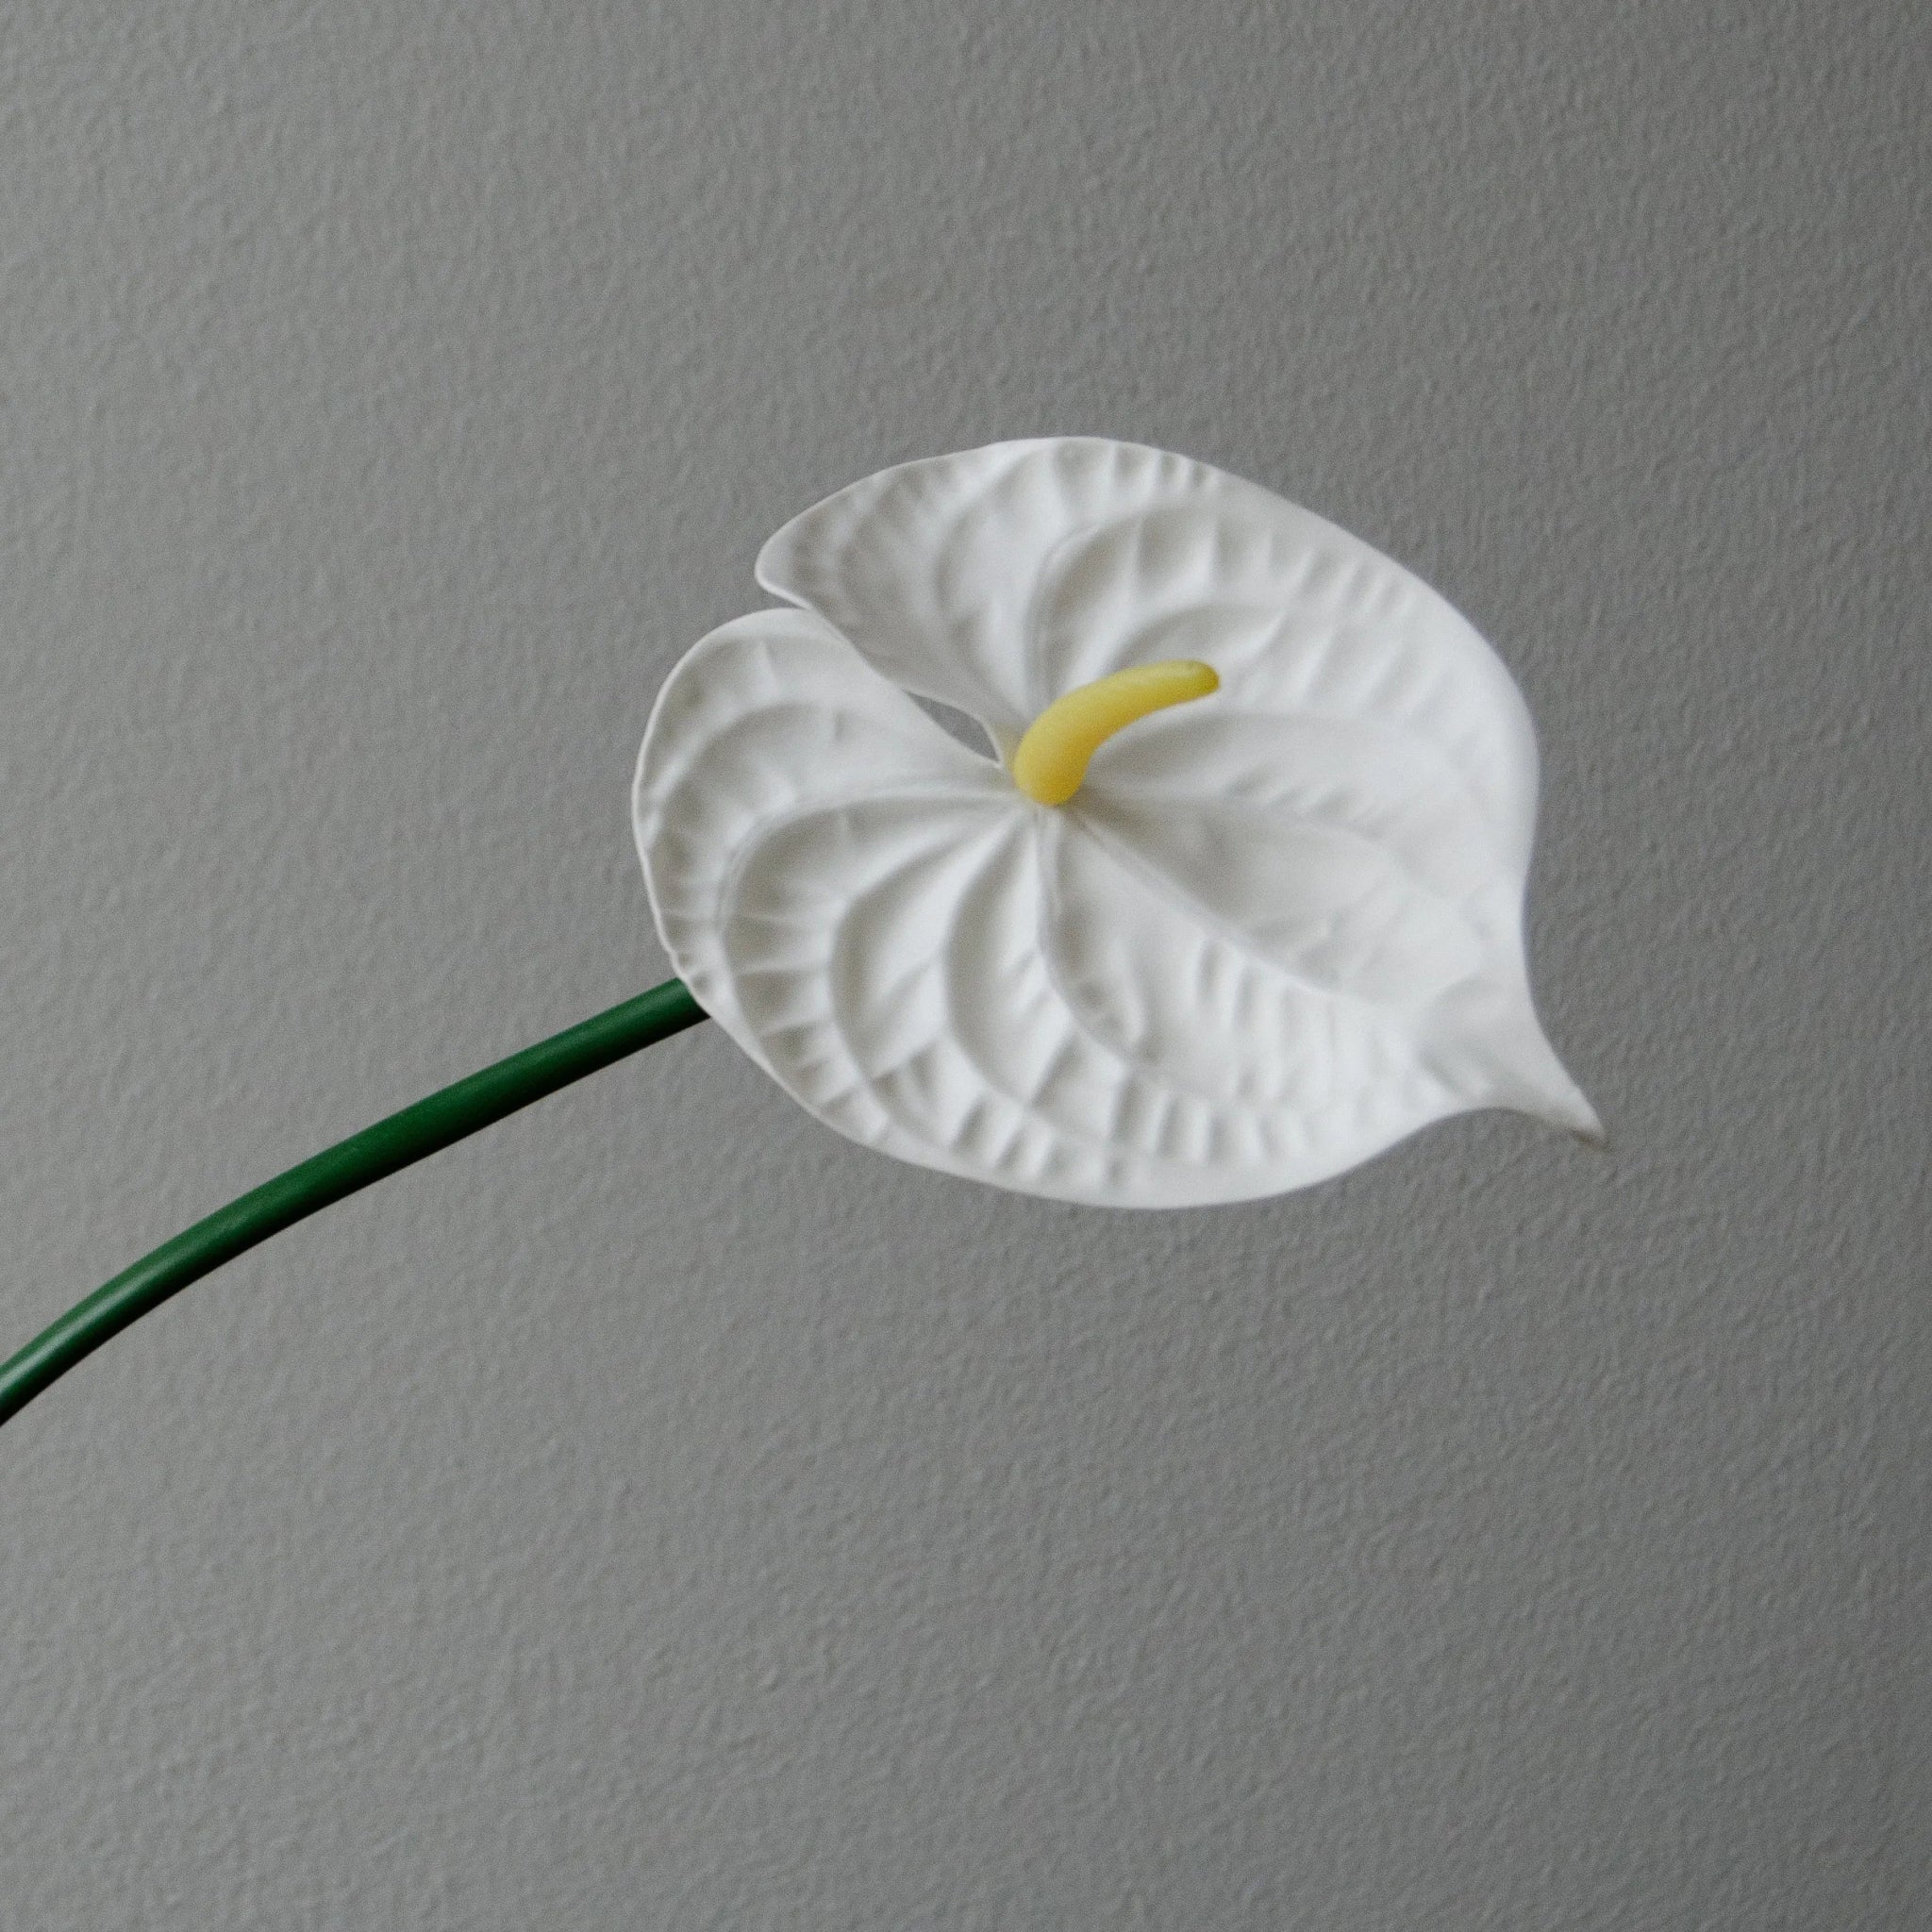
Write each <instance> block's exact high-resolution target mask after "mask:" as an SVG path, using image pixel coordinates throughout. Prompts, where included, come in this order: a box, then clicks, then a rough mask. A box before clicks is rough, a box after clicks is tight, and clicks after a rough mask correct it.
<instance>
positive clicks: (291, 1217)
mask: <svg viewBox="0 0 1932 1932" xmlns="http://www.w3.org/2000/svg"><path fill="white" fill-rule="evenodd" d="M704 1018H705V1010H704V1008H702V1007H700V1006H699V1005H698V1003H697V1002H696V1001H695V1000H694V999H692V998H691V992H690V991H689V989H688V988H687V987H686V986H685V984H684V982H683V981H682V980H681V979H667V980H666V981H665V982H664V984H663V985H662V986H658V987H653V988H652V989H651V991H649V992H646V993H640V994H639V995H638V997H637V998H636V999H634V1000H626V1001H625V1003H624V1005H623V1006H621V1007H612V1008H610V1010H609V1011H608V1013H599V1014H598V1015H597V1017H596V1018H595V1019H593V1020H586V1021H584V1022H583V1023H582V1024H581V1025H577V1026H572V1027H570V1028H569V1029H568V1030H567V1031H565V1032H562V1033H558V1034H557V1035H555V1036H554V1037H553V1038H552V1039H549V1040H544V1041H539V1042H538V1043H537V1044H536V1045H535V1046H526V1047H525V1049H524V1050H523V1052H522V1053H517V1054H512V1055H511V1056H510V1057H509V1058H508V1059H507V1060H499V1061H498V1062H497V1063H496V1065H495V1066H493V1067H485V1068H484V1069H483V1071H482V1072H481V1073H480V1074H471V1075H470V1076H469V1078H468V1079H466V1080H458V1082H457V1083H456V1085H455V1086H454V1087H445V1088H444V1089H443V1090H442V1091H441V1092H440V1093H432V1094H431V1095H430V1096H429V1097H428V1099H426V1100H419V1101H417V1102H416V1104H415V1105H414V1106H413V1107H406V1108H403V1110H402V1112H401V1113H392V1114H391V1115H390V1117H389V1118H388V1119H387V1120H382V1121H377V1122H376V1124H375V1125H374V1126H373V1127H364V1128H363V1129H362V1131H361V1132H360V1133H359V1134H352V1135H351V1136H350V1137H349V1138H348V1139H347V1140H346V1141H340V1142H338V1144H337V1145H335V1146H333V1147H329V1148H326V1149H325V1150H324V1151H323V1152H322V1153H320V1154H317V1155H313V1156H311V1157H310V1158H308V1159H307V1160H305V1161H304V1162H303V1163H302V1164H301V1166H299V1167H291V1169H290V1170H289V1171H288V1173H287V1174H278V1175H277V1176H276V1177H275V1179H274V1180H272V1181H267V1182H265V1183H264V1184H263V1185H262V1186H260V1187H258V1188H256V1189H255V1190H253V1191H251V1192H249V1193H246V1194H243V1195H242V1198H241V1199H240V1200H239V1201H231V1202H229V1204H228V1205H227V1206H226V1207H225V1208H221V1209H220V1210H219V1211H217V1212H216V1213H213V1214H210V1215H209V1216H208V1219H207V1220H206V1221H197V1222H196V1223H195V1224H194V1225H193V1226H192V1227H191V1228H189V1229H188V1230H187V1231H186V1232H185V1233H182V1234H177V1235H176V1236H175V1239H174V1240H173V1241H164V1242H163V1243H162V1244H161V1245H160V1246H159V1247H158V1248H157V1249H156V1250H155V1251H154V1253H153V1254H151V1255H149V1256H147V1257H144V1258H143V1259H142V1260H139V1261H137V1262H136V1263H135V1264H134V1266H133V1267H132V1268H129V1269H127V1270H126V1271H125V1273H123V1274H117V1275H115V1277H114V1278H113V1280H112V1281H110V1282H108V1284H107V1286H106V1287H105V1288H97V1289H96V1290H95V1291H93V1293H92V1294H91V1295H89V1296H88V1298H87V1299H86V1301H84V1302H82V1303H80V1304H79V1305H78V1306H77V1307H72V1308H70V1309H69V1310H68V1311H67V1312H66V1314H64V1315H62V1316H61V1317H60V1319H59V1320H58V1322H56V1323H55V1324H54V1325H53V1326H52V1327H51V1328H49V1329H47V1330H46V1332H45V1333H44V1334H42V1335H40V1336H37V1337H36V1338H35V1339H34V1340H33V1341H30V1342H28V1343H27V1345H26V1346H25V1348H24V1349H22V1350H21V1352H20V1353H19V1354H18V1355H17V1356H15V1357H13V1359H12V1360H11V1361H9V1362H8V1363H6V1364H5V1365H4V1366H0V1423H4V1422H6V1421H7V1420H8V1418H9V1417H10V1416H14V1415H17V1414H18V1413H19V1412H20V1411H21V1410H22V1409H23V1408H25V1407H26V1405H27V1404H28V1403H29V1402H31V1401H32V1400H33V1399H34V1397H35V1396H36V1395H38V1394H39V1393H40V1392H41V1391H42V1389H45V1388H46V1387H47V1386H48V1385H49V1384H50V1383H53V1382H56V1381H58V1379H59V1378H60V1377H61V1376H62V1375H64V1374H66V1373H67V1371H68V1370H69V1369H71V1368H72V1367H73V1366H74V1365H75V1362H78V1361H82V1360H84V1359H85V1358H86V1357H89V1356H91V1355H92V1353H93V1352H94V1350H95V1349H97V1348H98V1347H100V1345H101V1344H102V1342H104V1341H108V1338H109V1337H111V1336H115V1335H118V1334H120V1332H121V1331H122V1329H124V1328H125V1327H127V1326H128V1325H129V1324H131V1323H135V1322H138V1321H140V1320H141V1318H142V1316H143V1315H145V1314H146V1313H148V1311H149V1310H150V1309H153V1308H158V1307H160V1305H161V1304H162V1303H163V1302H164V1301H166V1300H167V1299H168V1297H169V1296H170V1295H172V1294H177V1293H179V1292H180V1291H181V1290H182V1289H184V1288H186V1287H187V1286H188V1284H189V1283H190V1282H191V1281H199V1280H200V1279H201V1277H202V1276H203V1275H204V1274H209V1273H211V1272H212V1271H213V1270H214V1269H217V1268H219V1267H220V1266H221V1265H222V1263H223V1262H224V1261H232V1260H233V1259H234V1258H235V1257H236V1256H237V1255H241V1254H245V1253H246V1252H247V1250H248V1249H250V1248H252V1247H254V1246H255V1245H256V1244H257V1243H258V1242H259V1241H267V1240H268V1238H269V1237H270V1236H271V1235H275V1234H279V1233H281V1231H282V1229H283V1228H285V1227H292V1226H293V1225H294V1224H295V1223H296V1222H298V1221H305V1220H307V1219H308V1216H309V1215H311V1214H317V1213H320V1212H321V1211H322V1209H323V1208H326V1207H328V1206H330V1205H331V1204H332V1203H333V1202H336V1201H340V1200H341V1199H342V1198H343V1197H344V1196H345V1195H348V1194H353V1193H355V1192H356V1191H358V1189H361V1188H366V1187H369V1186H370V1185H372V1184H373V1183H374V1182H375V1181H379V1180H385V1179H387V1178H388V1177H389V1175H391V1174H396V1173H398V1172H399V1171H400V1170H402V1169H403V1168H406V1167H408V1166H410V1165H411V1164H412V1163H413V1162H415V1161H418V1160H426V1159H427V1158H429V1156H430V1155H432V1154H437V1153H441V1150H442V1149H443V1148H445V1147H448V1146H450V1145H452V1144H453V1143H454V1142H456V1141H461V1140H464V1139H466V1138H467V1137H468V1136H469V1135H471V1134H475V1133H477V1132H480V1131H481V1129H483V1128H484V1127H487V1126H489V1125H491V1124H492V1123H493V1122H496V1121H500V1120H502V1119H503V1117H504V1116H505V1115H506V1114H511V1113H515V1112H516V1111H517V1109H518V1108H524V1107H528V1106H529V1105H530V1103H531V1102H532V1101H536V1100H541V1099H542V1098H543V1096H544V1095H545V1094H546V1093H555V1092H556V1091H557V1090H558V1088H559V1087H568V1086H569V1085H570V1084H571V1082H572V1081H573V1080H581V1079H583V1078H584V1077H585V1075H586V1074H594V1073H596V1072H597V1070H598V1069H599V1068H600V1067H608V1066H609V1065H610V1063H611V1062H612V1061H613V1060H621V1059H623V1058H625V1057H626V1056H627V1055H629V1054H634V1053H637V1052H639V1051H640V1050H641V1048H643V1047H647V1046H650V1045H653V1044H655V1043H656V1042H657V1041H660V1040H667V1039H669V1038H670V1036H671V1035H672V1034H674V1033H681V1032H683V1030H684V1029H685V1028H686V1027H687V1026H695V1025H696V1024H698V1022H699V1021H700V1020H702V1019H704Z"/></svg>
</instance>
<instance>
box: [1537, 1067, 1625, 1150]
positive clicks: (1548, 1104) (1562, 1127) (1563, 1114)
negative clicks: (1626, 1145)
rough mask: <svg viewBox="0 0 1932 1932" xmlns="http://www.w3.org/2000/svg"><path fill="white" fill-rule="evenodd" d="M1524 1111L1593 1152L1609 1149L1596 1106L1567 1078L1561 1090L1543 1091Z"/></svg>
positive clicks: (1604, 1128)
mask: <svg viewBox="0 0 1932 1932" xmlns="http://www.w3.org/2000/svg"><path fill="white" fill-rule="evenodd" d="M1524 1110H1525V1111H1526V1112H1530V1113H1533V1114H1534V1115H1535V1116H1536V1117H1537V1119H1538V1120H1540V1121H1544V1122H1547V1123H1548V1124H1549V1125H1551V1126H1553V1127H1555V1128H1557V1130H1558V1131H1559V1132H1561V1133H1565V1134H1568V1135H1570V1136H1571V1138H1572V1139H1573V1140H1575V1141H1580V1142H1581V1143H1582V1144H1583V1145H1584V1146H1586V1147H1588V1148H1591V1150H1592V1151H1593V1152H1595V1153H1598V1154H1607V1153H1608V1152H1609V1147H1610V1136H1609V1130H1608V1129H1607V1127H1606V1126H1605V1125H1604V1124H1603V1121H1602V1119H1601V1118H1600V1117H1599V1115H1598V1113H1597V1110H1596V1108H1593V1107H1592V1106H1591V1104H1590V1102H1589V1101H1588V1100H1586V1099H1585V1098H1584V1097H1583V1090H1582V1089H1581V1088H1579V1087H1577V1086H1576V1085H1575V1084H1574V1082H1572V1081H1570V1080H1569V1079H1568V1078H1567V1077H1566V1079H1565V1081H1564V1091H1561V1092H1551V1093H1545V1094H1544V1095H1542V1096H1541V1099H1540V1101H1539V1102H1538V1104H1537V1105H1535V1106H1533V1107H1531V1108H1525V1109H1524Z"/></svg>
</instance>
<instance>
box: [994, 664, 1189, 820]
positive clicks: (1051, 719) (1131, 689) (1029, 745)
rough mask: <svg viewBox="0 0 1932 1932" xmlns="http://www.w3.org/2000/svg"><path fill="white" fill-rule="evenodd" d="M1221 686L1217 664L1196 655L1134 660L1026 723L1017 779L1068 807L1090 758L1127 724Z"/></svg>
mask: <svg viewBox="0 0 1932 1932" xmlns="http://www.w3.org/2000/svg"><path fill="white" fill-rule="evenodd" d="M1220 689H1221V677H1220V675H1219V674H1218V673H1217V672H1216V671H1215V669H1214V667H1213V665H1211V664H1203V663H1200V662H1199V661H1198V660H1196V659H1195V658H1168V659H1167V660H1166V662H1165V663H1161V664H1135V665H1132V666H1130V667H1129V668H1128V669H1127V670H1125V671H1116V672H1115V673H1114V674H1113V675H1112V676H1110V677H1097V678H1095V679H1094V681H1093V682H1092V683H1091V684H1083V685H1082V686H1081V687H1080V688H1079V689H1078V690H1077V691H1069V692H1067V694H1066V695H1065V696H1064V697H1059V698H1056V699H1055V700H1054V701H1053V703H1052V704H1050V705H1049V706H1047V708H1046V709H1045V710H1043V711H1042V712H1041V714H1040V716H1039V717H1037V718H1036V719H1034V721H1033V723H1032V724H1029V725H1028V726H1027V727H1026V734H1025V736H1024V738H1022V739H1021V741H1020V743H1019V746H1018V748H1017V749H1016V750H1015V751H1014V753H1013V767H1012V770H1013V783H1014V784H1015V785H1017V786H1018V787H1019V788H1020V790H1021V791H1024V793H1025V794H1026V796H1027V797H1028V798H1032V799H1037V800H1038V801H1039V802H1040V803H1041V805H1064V804H1066V802H1067V800H1068V799H1070V798H1071V797H1073V795H1074V792H1076V791H1079V789H1080V782H1081V780H1082V779H1084V778H1085V777H1086V775H1087V760H1088V759H1089V758H1091V757H1092V756H1093V754H1094V753H1095V752H1096V751H1098V750H1099V749H1100V747H1101V746H1102V745H1103V744H1105V743H1106V742H1107V741H1108V739H1109V738H1111V737H1112V736H1113V735H1114V733H1115V732H1116V731H1119V730H1120V729H1122V728H1123V727H1124V725H1128V724H1132V723H1133V722H1134V721H1135V719H1137V718H1144V717H1146V716H1147V714H1148V713H1149V712H1150V711H1164V710H1165V709H1166V708H1168V706H1169V705H1185V704H1187V703H1188V702H1189V701H1190V700H1191V699H1193V698H1205V697H1206V696H1207V695H1208V693H1209V692H1210V691H1219V690H1220Z"/></svg>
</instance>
